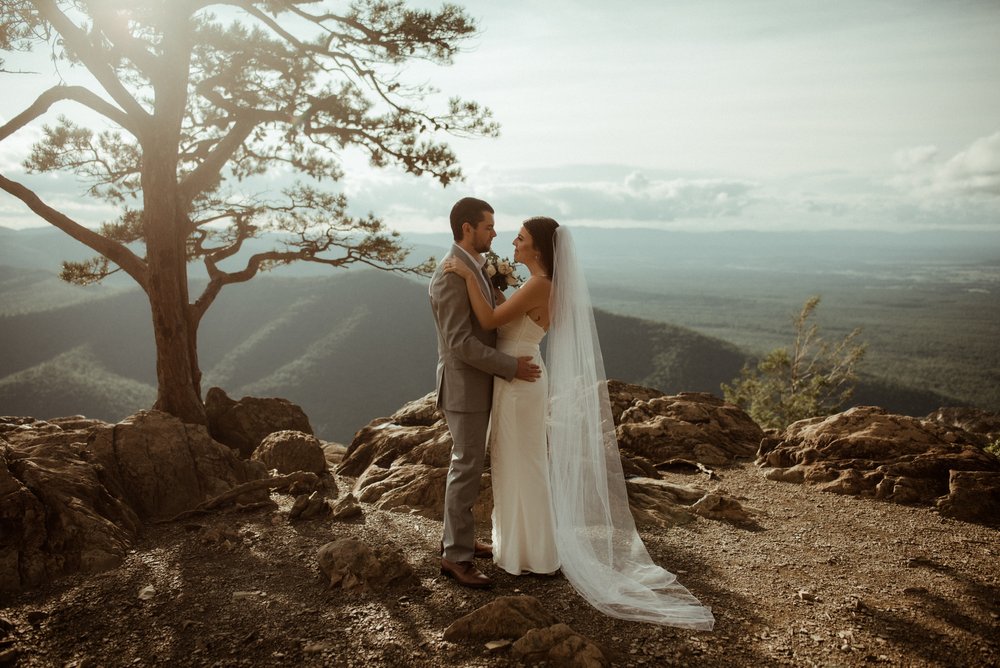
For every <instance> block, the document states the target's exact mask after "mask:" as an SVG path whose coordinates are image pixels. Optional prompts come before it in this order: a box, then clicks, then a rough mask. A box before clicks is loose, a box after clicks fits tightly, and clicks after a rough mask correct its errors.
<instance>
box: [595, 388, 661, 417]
mask: <svg viewBox="0 0 1000 668" xmlns="http://www.w3.org/2000/svg"><path fill="white" fill-rule="evenodd" d="M607 387H608V401H609V402H610V403H611V418H612V419H613V420H614V421H615V424H616V425H618V424H620V423H621V417H622V413H624V412H625V411H626V410H628V409H629V408H631V407H632V406H634V405H636V404H637V403H638V402H640V401H649V400H650V399H655V398H656V397H663V396H666V394H665V393H663V392H661V391H660V390H655V389H653V388H651V387H643V386H642V385H634V384H632V383H625V382H622V381H620V380H608V382H607Z"/></svg>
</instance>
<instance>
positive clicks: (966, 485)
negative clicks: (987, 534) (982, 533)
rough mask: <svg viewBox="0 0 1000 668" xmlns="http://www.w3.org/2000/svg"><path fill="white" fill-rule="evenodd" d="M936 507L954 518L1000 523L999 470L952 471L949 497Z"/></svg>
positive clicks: (939, 501)
mask: <svg viewBox="0 0 1000 668" xmlns="http://www.w3.org/2000/svg"><path fill="white" fill-rule="evenodd" d="M937 507H938V511H939V512H940V513H941V514H942V515H947V516H948V517H954V518H955V519H959V520H967V521H970V522H983V523H987V524H1000V472H997V471H951V472H950V475H949V478H948V496H946V497H944V498H943V499H939V500H938V502H937Z"/></svg>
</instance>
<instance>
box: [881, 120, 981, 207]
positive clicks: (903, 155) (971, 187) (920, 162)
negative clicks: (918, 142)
mask: <svg viewBox="0 0 1000 668" xmlns="http://www.w3.org/2000/svg"><path fill="white" fill-rule="evenodd" d="M939 155H940V151H938V149H936V148H935V147H933V146H922V147H916V148H911V149H907V150H905V151H901V152H899V153H897V154H896V156H895V158H896V160H895V161H896V165H897V167H898V168H899V170H900V171H899V173H898V174H897V175H896V176H895V177H894V178H893V179H892V183H893V185H895V186H896V187H898V188H900V189H902V190H905V191H908V192H910V193H911V194H913V195H916V196H917V197H920V198H923V199H925V200H934V199H949V198H959V199H963V198H964V199H987V200H996V201H997V202H998V203H1000V132H995V133H993V134H991V135H988V136H985V137H980V138H978V139H976V140H975V141H973V142H972V143H971V144H970V145H969V146H967V147H966V148H964V149H962V150H961V151H959V152H958V153H956V154H955V155H953V156H952V157H951V158H948V159H946V160H943V161H942V160H939Z"/></svg>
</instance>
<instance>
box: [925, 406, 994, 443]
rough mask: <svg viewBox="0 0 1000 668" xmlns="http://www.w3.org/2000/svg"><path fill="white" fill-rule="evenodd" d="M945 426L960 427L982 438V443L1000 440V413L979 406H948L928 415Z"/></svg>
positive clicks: (928, 417) (930, 418) (929, 418)
mask: <svg viewBox="0 0 1000 668" xmlns="http://www.w3.org/2000/svg"><path fill="white" fill-rule="evenodd" d="M926 419H928V420H933V421H934V422H938V423H940V424H942V425H944V426H945V427H958V428H959V429H962V430H964V431H966V432H968V433H969V434H972V435H973V436H975V437H978V438H979V439H981V440H980V441H979V442H980V443H981V444H982V445H989V444H990V443H993V442H994V441H997V440H1000V415H998V414H997V413H990V412H989V411H984V410H980V409H978V408H968V407H960V406H947V407H943V408H939V409H937V410H936V411H934V412H933V413H931V414H930V415H928V416H927V418H926Z"/></svg>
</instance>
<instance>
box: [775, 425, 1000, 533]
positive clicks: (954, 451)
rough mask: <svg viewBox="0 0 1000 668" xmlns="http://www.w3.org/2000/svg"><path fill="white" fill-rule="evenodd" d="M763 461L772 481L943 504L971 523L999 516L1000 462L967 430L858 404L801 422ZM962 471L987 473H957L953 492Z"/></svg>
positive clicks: (912, 502)
mask: <svg viewBox="0 0 1000 668" xmlns="http://www.w3.org/2000/svg"><path fill="white" fill-rule="evenodd" d="M757 464H758V466H761V467H763V468H764V469H765V471H766V476H767V477H768V478H770V479H772V480H785V481H789V482H801V483H805V484H810V485H816V486H817V487H818V488H820V489H822V490H825V491H829V492H836V493H839V494H850V495H854V496H870V497H876V498H879V499H884V500H887V501H892V502H894V503H911V504H922V505H938V507H939V508H940V509H942V510H943V512H945V513H950V514H952V516H955V517H959V516H960V517H961V518H962V519H966V520H972V521H979V522H992V521H996V519H995V518H996V517H997V515H996V512H995V511H990V510H989V509H990V508H995V505H993V504H994V503H995V499H996V494H997V486H996V485H997V483H996V482H995V480H996V477H995V475H991V474H996V473H997V472H1000V459H997V458H996V457H994V456H993V455H991V454H989V453H987V452H985V451H984V450H983V449H982V448H981V447H980V446H979V445H978V444H977V443H976V442H975V439H973V438H971V437H970V436H969V435H968V433H967V432H965V431H964V430H962V429H957V428H955V427H948V426H944V425H942V424H941V423H940V422H936V421H931V420H921V419H919V418H913V417H908V416H905V415H892V414H889V413H887V412H886V411H885V410H883V409H881V408H877V407H872V406H858V407H855V408H852V409H850V410H847V411H844V412H842V413H837V414H836V415H831V416H829V417H825V418H810V419H808V420H801V421H799V422H796V423H794V424H792V425H790V426H789V427H788V428H787V429H786V430H785V431H784V432H783V433H782V434H781V435H780V437H779V438H778V439H777V442H776V443H775V444H774V445H773V447H770V448H768V449H765V448H763V447H762V448H761V452H760V455H759V456H758V458H757ZM957 472H981V474H977V475H971V476H967V475H959V476H958V477H957V478H956V479H955V480H956V482H955V488H954V490H953V489H952V480H953V474H954V473H957ZM966 488H968V489H969V490H976V491H970V492H966V491H964V490H965V489H966ZM977 496H978V497H981V499H977ZM949 497H951V500H950V501H949V500H948V498H949ZM979 501H982V503H980V502H979Z"/></svg>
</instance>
